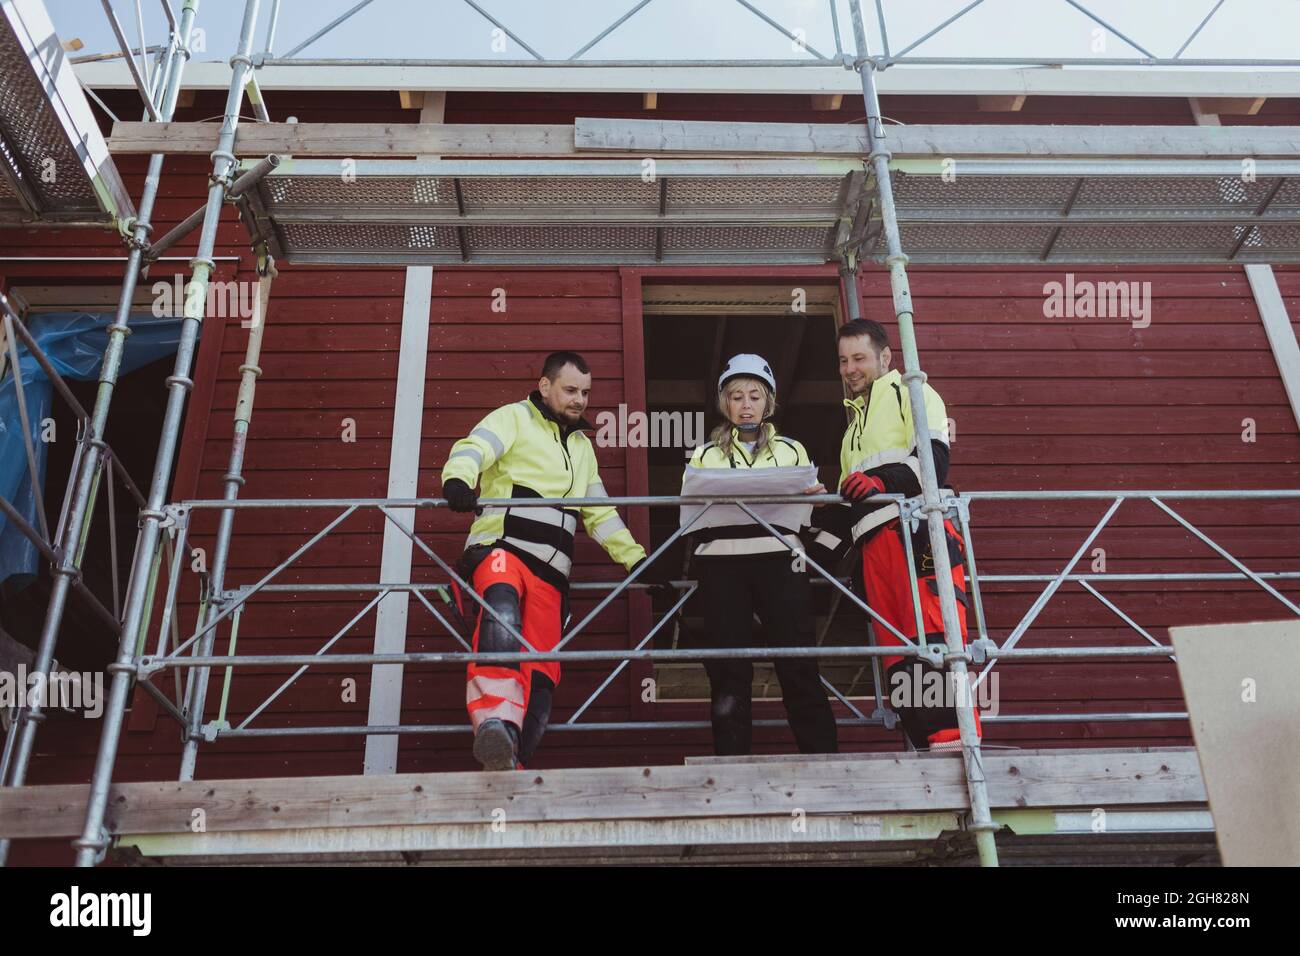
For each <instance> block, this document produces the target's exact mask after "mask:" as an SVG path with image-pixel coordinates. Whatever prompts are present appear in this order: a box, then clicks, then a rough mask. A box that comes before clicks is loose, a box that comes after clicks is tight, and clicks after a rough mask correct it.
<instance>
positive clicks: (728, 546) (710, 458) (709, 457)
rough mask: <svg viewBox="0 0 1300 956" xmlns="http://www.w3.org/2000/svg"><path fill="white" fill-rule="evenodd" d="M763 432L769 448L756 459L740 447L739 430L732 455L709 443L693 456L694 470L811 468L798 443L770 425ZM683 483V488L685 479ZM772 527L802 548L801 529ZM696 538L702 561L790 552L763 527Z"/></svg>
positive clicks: (706, 533)
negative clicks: (807, 466) (799, 537)
mask: <svg viewBox="0 0 1300 956" xmlns="http://www.w3.org/2000/svg"><path fill="white" fill-rule="evenodd" d="M763 431H764V432H765V433H766V434H767V437H768V441H767V447H766V448H764V449H763V451H761V452H759V453H758V454H757V455H751V454H750V452H749V451H748V450H747V449H746V448H745V446H744V445H743V444H741V440H740V432H739V430H738V429H735V428H733V429H732V430H731V452H730V453H729V454H727V453H724V452H723V451H722V449H721V448H719V447H718V446H717V445H715V444H714V443H713V442H708V443H707V444H704V445H701V446H700V447H698V448H696V449H695V454H693V455H692V456H691V462H690V463H691V466H693V467H695V468H740V469H755V468H782V467H787V468H788V467H792V466H795V465H811V464H812V459H810V458H809V457H808V452H807V451H805V450H804V447H803V445H801V444H799V442H797V441H795V440H794V439H793V438H787V437H785V436H784V435H777V434H776V428H775V426H773V425H771V424H764V425H763ZM682 483H683V487H684V486H685V477H684V476H683V479H682ZM773 527H775V528H776V529H777V530H778V531H780V532H781V533H782V534H783V535H785V536H786V537H787V538H789V540H790V543H791V544H793V545H794V546H795V547H799V546H800V545H799V541H798V536H797V534H796V532H797V531H798V530H799V529H798V528H782V527H781V526H780V525H773ZM693 537H694V538H695V540H696V541H697V542H698V544H697V545H696V547H695V554H696V555H697V556H699V557H710V558H711V557H724V556H732V557H734V556H739V555H751V554H768V553H773V552H778V551H782V552H783V551H788V550H789V549H788V548H787V547H786V546H785V545H783V544H782V543H781V542H780V541H777V540H776V539H775V538H773V537H772V535H771V534H769V533H768V532H767V531H766V530H764V529H763V527H762V526H760V525H756V524H755V525H738V526H736V527H724V528H706V529H704V530H703V531H698V532H695V533H694V535H693Z"/></svg>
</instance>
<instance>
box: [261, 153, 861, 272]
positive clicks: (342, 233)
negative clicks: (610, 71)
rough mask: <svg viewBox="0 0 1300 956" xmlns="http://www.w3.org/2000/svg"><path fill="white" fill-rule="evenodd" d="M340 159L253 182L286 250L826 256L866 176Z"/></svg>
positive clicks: (700, 164)
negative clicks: (343, 162)
mask: <svg viewBox="0 0 1300 956" xmlns="http://www.w3.org/2000/svg"><path fill="white" fill-rule="evenodd" d="M246 165H248V164H246ZM342 172H343V170H342V168H341V167H340V165H339V164H338V162H336V161H300V162H295V163H293V164H292V166H290V167H288V168H286V169H285V170H284V171H281V172H276V173H274V174H272V175H270V176H268V177H267V178H266V179H264V180H263V181H262V182H261V183H260V184H259V186H258V188H257V189H256V190H255V191H254V192H253V193H252V194H251V197H250V200H251V202H252V203H253V205H254V207H255V213H256V214H258V215H259V216H260V215H265V216H266V217H268V218H269V219H270V221H271V223H272V225H273V231H274V233H275V241H276V242H277V243H278V245H279V248H278V249H276V250H275V251H276V253H277V255H278V257H280V258H282V259H286V260H287V261H291V262H292V261H301V262H384V261H391V262H407V263H409V262H423V261H427V262H496V263H509V262H518V263H534V262H590V263H654V262H667V261H671V262H730V261H737V260H740V259H743V260H744V261H747V262H767V263H821V262H825V261H826V260H827V258H828V256H829V255H830V254H831V251H832V250H833V246H834V242H833V239H834V237H835V236H836V234H837V233H841V232H845V231H846V230H847V222H848V217H849V216H850V215H851V213H852V210H851V209H849V208H847V198H848V197H849V196H850V195H856V194H857V191H856V190H850V189H849V188H848V187H849V183H850V181H852V182H857V183H860V182H861V180H862V173H861V170H860V164H857V163H854V162H852V161H833V162H827V161H824V160H819V161H812V162H799V161H794V162H781V163H773V162H772V161H753V162H750V161H745V160H728V161H724V162H714V161H671V160H662V161H660V162H658V163H657V164H656V166H655V167H654V168H649V167H646V166H645V165H644V164H643V163H642V162H641V161H640V160H627V159H620V160H615V161H563V160H558V161H543V160H527V161H520V160H514V161H512V160H493V161H486V160H483V161H473V160H464V161H457V160H450V161H416V162H402V161H397V162H394V161H382V160H380V161H370V162H366V161H358V162H357V163H356V164H355V166H350V167H349V168H348V173H349V175H348V177H343V176H342V175H341V174H342ZM803 173H806V175H803ZM418 229H427V230H429V232H428V236H427V238H426V237H425V233H424V232H418V231H417V230H418Z"/></svg>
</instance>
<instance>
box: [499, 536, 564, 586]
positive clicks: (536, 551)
mask: <svg viewBox="0 0 1300 956" xmlns="http://www.w3.org/2000/svg"><path fill="white" fill-rule="evenodd" d="M501 540H502V541H509V542H510V544H511V546H512V547H515V548H518V549H519V550H521V551H527V552H528V553H529V554H531V555H532V556H533V557H535V558H537V559H538V560H539V561H542V562H544V563H545V564H549V565H550V566H551V567H553V568H555V570H557V571H559V572H560V573H561V574H563V575H564V576H565V577H566V578H567V577H568V576H569V569H570V568H572V567H573V562H572V561H570V560H569V557H568V555H566V554H564V553H563V552H561V551H557V550H556V549H555V548H552V547H551V546H550V545H549V544H537V543H536V542H533V541H520V540H519V539H518V538H502V539H501Z"/></svg>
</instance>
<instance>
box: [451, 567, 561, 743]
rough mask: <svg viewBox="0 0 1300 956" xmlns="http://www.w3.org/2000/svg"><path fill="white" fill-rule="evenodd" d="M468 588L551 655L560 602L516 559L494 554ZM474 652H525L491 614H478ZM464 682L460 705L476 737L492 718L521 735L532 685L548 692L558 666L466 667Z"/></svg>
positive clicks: (546, 663) (557, 632) (540, 663)
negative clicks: (541, 687) (472, 589)
mask: <svg viewBox="0 0 1300 956" xmlns="http://www.w3.org/2000/svg"><path fill="white" fill-rule="evenodd" d="M473 584H474V590H475V591H476V592H478V594H479V596H480V597H482V598H483V600H484V601H485V602H486V603H487V604H488V605H489V606H490V607H492V608H493V609H494V610H495V611H496V612H497V614H498V615H499V616H500V617H501V618H503V619H504V620H505V621H507V622H509V623H510V625H511V626H512V627H514V628H515V629H517V630H518V631H519V633H521V634H522V635H523V636H524V639H525V640H526V641H527V642H528V643H529V645H530V646H531V647H532V649H533V650H535V651H549V650H553V649H554V648H555V645H556V644H557V643H559V640H560V628H561V621H560V614H561V608H562V606H563V598H562V596H561V594H560V592H559V591H558V590H557V589H556V588H555V586H554V585H552V584H548V583H547V582H545V581H543V580H542V579H541V578H539V577H538V576H537V575H535V574H533V572H531V571H530V570H528V567H527V566H526V565H525V564H524V562H523V561H522V560H521V559H520V558H519V557H518V556H517V555H515V554H512V553H511V552H509V551H506V550H504V549H501V548H496V549H494V550H493V551H492V552H491V553H490V554H489V555H488V556H487V557H486V558H484V559H483V561H482V562H480V563H479V566H478V567H477V568H476V569H475V571H474V581H473ZM474 650H475V651H476V652H477V651H483V652H484V653H491V652H497V653H515V652H522V651H526V650H528V648H526V647H522V646H520V644H519V642H518V640H516V639H515V638H514V637H512V636H511V635H510V633H509V631H507V630H506V629H505V628H503V627H502V626H501V625H500V624H499V623H498V622H497V621H496V620H495V619H494V618H493V616H492V615H491V614H489V613H488V612H487V611H486V610H482V609H480V611H479V615H478V624H477V626H476V627H475V628H474ZM467 677H468V683H467V685H466V690H465V705H466V707H467V708H468V709H469V717H470V722H471V723H472V724H473V725H474V730H475V731H476V732H477V731H478V728H479V725H480V724H482V723H483V721H485V720H489V719H491V718H493V717H497V718H500V719H502V720H507V721H509V722H510V723H512V724H514V725H515V726H516V727H519V728H520V729H521V730H522V729H523V727H524V715H525V714H526V713H527V712H528V705H529V699H530V697H531V695H532V693H533V690H534V683H535V682H537V683H540V684H541V685H542V686H545V687H546V689H547V692H548V693H549V691H550V689H551V688H553V687H554V686H555V685H557V684H559V682H560V663H559V661H538V662H537V663H532V662H529V661H524V662H523V663H520V664H499V665H482V666H480V665H478V664H470V665H469V669H468V675H467ZM549 709H550V708H549V706H547V707H546V710H547V711H549ZM543 723H544V722H543ZM538 736H539V737H540V732H539V733H538Z"/></svg>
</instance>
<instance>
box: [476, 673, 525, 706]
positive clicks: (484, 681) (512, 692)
mask: <svg viewBox="0 0 1300 956" xmlns="http://www.w3.org/2000/svg"><path fill="white" fill-rule="evenodd" d="M481 666H484V667H489V666H496V665H488V664H484V665H481ZM483 697H500V698H501V699H502V700H506V701H510V702H511V703H513V704H515V705H516V706H518V707H519V708H521V709H522V708H523V706H524V682H523V678H522V677H520V678H515V677H485V676H484V675H482V674H476V675H475V676H473V677H471V678H470V679H469V682H468V683H467V684H466V685H465V703H466V704H472V703H474V701H476V700H479V699H481V698H483Z"/></svg>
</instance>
